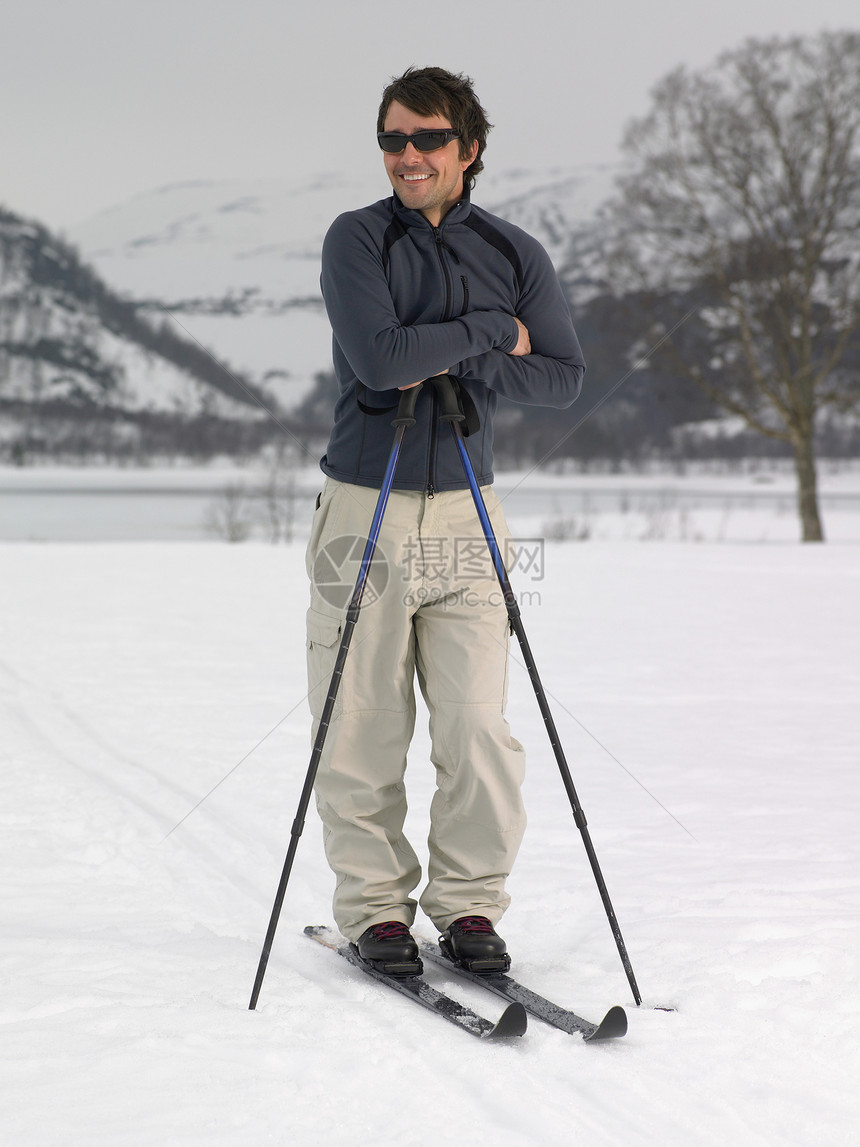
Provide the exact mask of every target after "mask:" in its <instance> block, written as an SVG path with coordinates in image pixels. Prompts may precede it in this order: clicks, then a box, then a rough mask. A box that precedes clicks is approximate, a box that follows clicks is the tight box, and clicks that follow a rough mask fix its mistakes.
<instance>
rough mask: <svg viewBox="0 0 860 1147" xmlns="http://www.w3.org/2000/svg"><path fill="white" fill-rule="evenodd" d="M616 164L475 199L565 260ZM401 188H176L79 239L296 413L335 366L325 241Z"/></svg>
mask: <svg viewBox="0 0 860 1147" xmlns="http://www.w3.org/2000/svg"><path fill="white" fill-rule="evenodd" d="M614 174H615V169H614V168H611V167H608V166H607V167H592V168H579V169H573V170H554V169H551V170H546V171H541V172H527V171H514V172H508V173H502V174H499V175H493V174H489V173H484V174H483V175H482V176H481V179H480V181H479V184H478V187H477V189H476V191H475V201H476V202H479V203H481V204H482V205H484V206H486V207H488V208H489V209H490V210H492V211H495V212H497V213H498V214H500V215H502V216H504V217H505V218H508V219H510V220H511V221H512V222H514V223H517V224H518V225H519V226H521V227H523V228H524V229H525V230H527V231H530V232H531V233H532V234H534V235H535V236H537V238H539V239H540V240H541V241H542V242H543V243H544V245H545V246H546V247H547V249H548V250H549V252H550V254H551V256H552V257H553V258H554V259H555V260H556V261H557V262H560V261H561V259H562V258H563V256H564V254H565V251H566V249H567V247H568V244H569V243H570V242H571V239H572V237H574V236H575V235H576V234H578V233H580V232H582V231H583V229H585V228H587V226H588V224H589V221H590V220H591V218H592V217H593V214H594V211H595V209H596V207H597V205H598V204H599V203H600V202H601V201H602V200H603V199H604V198H605V196H606V194H607V193H608V191H609V189H610V187H611V184H612V180H613V178H614ZM389 191H390V188H389V186H388V183H387V180H386V179H385V175H384V172H383V170H382V167H381V165H380V171H379V177H378V178H377V179H374V180H372V181H370V182H367V183H362V182H360V181H357V180H351V179H349V178H346V177H344V176H341V175H334V174H331V175H321V176H319V177H316V178H312V179H306V180H305V181H303V182H302V181H297V182H296V183H288V182H283V181H274V180H262V181H260V180H230V181H222V182H193V183H180V184H172V185H170V186H167V187H162V188H158V189H157V190H154V191H151V192H147V193H145V194H143V195H139V196H136V197H135V198H133V199H131V200H129V201H128V202H126V203H123V204H119V205H117V206H116V207H114V208H111V209H110V210H108V211H103V212H101V213H100V214H98V215H97V216H95V217H93V218H92V219H90V220H87V221H86V222H84V223H82V224H81V225H80V226H78V227H76V228H74V229H73V231H72V233H71V238H72V239H73V240H74V242H75V243H76V244H77V245H78V246H79V247H80V249H81V251H82V253H83V255H84V257H85V258H86V259H87V261H88V262H91V263H92V264H93V265H94V266H96V267H97V268H98V270H99V272H100V273H101V274H102V275H103V276H104V278H105V279H106V280H107V281H108V282H110V283H111V284H113V285H114V286H115V287H117V288H119V289H120V290H122V291H124V292H126V293H127V294H128V295H129V296H131V297H132V298H134V299H136V300H142V301H144V302H146V303H147V304H148V307H147V309H148V310H149V312H150V313H151V314H153V315H156V316H163V313H164V312H163V311H162V309H161V308H162V306H163V307H165V308H167V310H169V311H170V313H171V314H172V315H173V316H175V321H176V322H177V323H181V325H182V327H183V328H185V329H186V330H187V331H189V332H190V333H191V334H192V335H193V336H194V337H195V338H197V339H199V340H200V341H201V342H202V343H203V344H204V345H206V346H208V347H210V348H211V349H212V350H213V351H214V353H215V354H216V355H218V356H223V357H224V358H226V359H227V360H228V361H229V362H230V363H231V364H233V366H235V367H237V368H238V369H240V370H242V371H243V372H245V373H246V374H248V375H249V376H250V377H251V378H253V379H254V380H255V381H257V382H259V383H261V384H262V385H264V386H265V387H266V389H267V390H268V391H269V392H270V393H273V394H275V395H277V397H278V400H279V402H280V404H281V405H282V406H284V407H286V408H289V407H290V406H292V405H294V404H295V402H296V401H298V399H300V398H301V397H302V396H303V395H304V394H305V393H307V391H308V389H309V388H310V385H311V382H312V379H313V376H314V374H316V373H317V372H319V371H323V370H326V369H328V368H329V367H330V361H331V331H330V328H329V325H328V322H327V319H326V316H325V312H324V309H323V306H322V300H321V298H320V294H319V253H320V248H321V245H322V240H323V236H324V235H325V232H326V230H327V229H328V226H329V224H330V223H331V222H332V220H333V219H334V218H335V217H336V216H337V215H338V214H340V212H342V211H346V210H350V209H352V208H355V207H359V206H362V205H364V204H365V203H369V202H372V201H373V200H375V199H379V198H382V197H383V196H385V195H386V194H388V193H389Z"/></svg>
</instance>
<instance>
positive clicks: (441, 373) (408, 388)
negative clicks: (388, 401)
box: [397, 366, 451, 390]
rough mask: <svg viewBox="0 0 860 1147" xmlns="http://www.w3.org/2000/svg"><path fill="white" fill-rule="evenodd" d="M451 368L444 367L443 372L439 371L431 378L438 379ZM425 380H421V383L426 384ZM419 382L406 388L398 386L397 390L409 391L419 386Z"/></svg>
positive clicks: (411, 383)
mask: <svg viewBox="0 0 860 1147" xmlns="http://www.w3.org/2000/svg"><path fill="white" fill-rule="evenodd" d="M450 369H451V368H450V367H448V366H446V367H445V369H444V370H440V371H439V374H434V375H433V378H439V377H440V376H441V375H443V374H447V373H448V371H449V370H450ZM426 381H427V379H426V378H422V379H421V382H426ZM421 382H410V383H409V385H408V386H398V388H397V389H398V390H411V389H412V387H413V386H420V385H421Z"/></svg>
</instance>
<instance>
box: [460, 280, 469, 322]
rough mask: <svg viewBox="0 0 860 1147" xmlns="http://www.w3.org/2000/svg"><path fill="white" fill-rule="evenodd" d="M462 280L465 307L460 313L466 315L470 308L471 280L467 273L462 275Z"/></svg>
mask: <svg viewBox="0 0 860 1147" xmlns="http://www.w3.org/2000/svg"><path fill="white" fill-rule="evenodd" d="M460 282H461V283H462V284H463V309H462V311H460V314H461V315H465V313H466V312H467V311H468V309H469V280H468V279H467V278H466V276H465V275H461V276H460Z"/></svg>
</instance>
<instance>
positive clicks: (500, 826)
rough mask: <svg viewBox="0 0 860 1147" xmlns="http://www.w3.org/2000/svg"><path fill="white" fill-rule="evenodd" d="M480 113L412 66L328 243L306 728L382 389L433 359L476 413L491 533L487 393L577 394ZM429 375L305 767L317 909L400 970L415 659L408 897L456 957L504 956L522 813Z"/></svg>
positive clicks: (537, 257) (380, 439)
mask: <svg viewBox="0 0 860 1147" xmlns="http://www.w3.org/2000/svg"><path fill="white" fill-rule="evenodd" d="M489 128H490V124H489V123H488V121H487V117H486V115H485V113H484V110H483V108H482V107H481V105H480V103H479V102H478V100H477V98H476V96H475V93H474V91H473V89H472V85H471V81H470V80H469V79H468V78H466V77H463V76H457V75H452V74H451V73H449V72H446V71H444V70H443V69H441V68H423V69H420V70H415V69H409V70H408V71H407V72H406V73H405V74H404V75H403V76H401V77H400V78H398V79H396V80H394V81H393V82H392V83H391V84H389V85H388V87H387V88H386V89H385V91H384V93H383V98H382V104H381V106H380V109H379V118H378V124H377V131H378V141H379V144H380V147H381V148H382V150H383V153H384V162H385V169H386V172H387V174H388V178H389V180H390V182H391V185H392V188H393V189H394V195H393V196H392V197H390V198H388V199H384V200H382V201H380V202H378V203H375V204H372V205H371V206H369V207H365V208H362V209H361V210H358V211H351V212H348V213H346V214H345V215H341V216H340V217H339V218H338V219H336V220H335V222H334V223H333V224H332V226H331V228H330V230H329V232H328V235H327V236H326V239H325V243H324V246H323V253H322V277H321V284H322V292H323V297H324V299H325V304H326V309H327V312H328V316H329V320H330V322H331V325H332V330H333V357H334V367H335V372H336V375H337V378H338V382H339V387H340V395H339V398H338V400H337V403H336V406H335V414H334V428H333V430H332V434H331V438H330V441H329V445H328V450H327V452H326V454H325V456H324V457H323V459H322V461H321V467H322V469H323V471H324V472H325V474H326V475H327V480H326V483H325V487H324V489H323V492H322V493H321V495H320V497H319V499H318V503H317V511H316V514H315V517H314V522H313V527H312V532H311V539H310V543H309V546H308V555H307V561H308V572H309V575H310V577H311V582H312V585H311V608H310V610H309V612H308V623H307V624H308V675H309V682H310V698H311V709H312V712H313V715H314V718H315V723H316V722H318V721H319V717H320V714H321V710H322V706H323V703H324V700H325V696H326V693H327V690H328V685H329V679H330V677H331V673H332V668H333V665H334V658H335V655H336V652H337V648H338V645H339V635H340V627H341V623H342V621H343V616H344V613H343V609H344V605H345V602H344V601H343V600H342V599H337V598H336V597H335V596H334V595H333V593H332V592H331V573H332V568H333V562H334V565H335V566H336V564H337V562H336V560H335V557H334V555H336V554H337V553H338V552H340V553H342V552H343V550H342V548H341V550H338V540H341V541H342V540H343V539H349V538H351V537H356V538H360V539H364V538H366V536H367V533H368V526H369V523H370V520H371V517H372V514H373V511H374V508H375V506H376V502H377V499H378V492H379V489H380V487H381V484H382V479H383V475H384V471H385V468H386V463H387V460H388V457H389V454H390V451H391V446H392V442H393V434H394V432H393V431H392V429H391V418H392V417H393V409H394V408H395V407H396V405H397V400H398V398H399V392H400V391H402V390H404V389H407V388H408V387H410V386H414V385H417V383H418V382H420V381H424V380H426V379H429V378H432V377H433V376H436V375H440V374H446V373H450V375H452V376H454V377H456V378H457V379H458V380H459V383H460V387H461V389H462V390H463V391H465V392H466V396H467V400H471V403H472V404H473V405H474V407H475V410H476V412H477V415H478V422H479V426H478V428H477V430H475V431H474V432H473V433H472V434H470V436H469V437H468V438H467V439H466V445H467V449H468V452H469V456H470V459H471V461H472V464H473V467H474V469H475V473H476V476H477V479H478V482H479V483H480V485H481V486H482V488H483V493H484V498H485V501H486V504H487V509H488V512H489V513H490V518H491V521H492V523H493V527H494V530H495V532H496V535H497V537H498V538H499V541H500V545H501V546H503V547H504V545H505V541H506V539H508V538H509V537H510V535H509V533H508V531H507V527H506V525H505V521H504V516H503V513H502V510H501V506H500V504H499V501H498V499H497V498H496V496H495V494H494V492H493V490H492V487H491V485H490V483H491V482H492V479H493V472H492V447H493V415H494V413H495V409H496V403H497V396H498V395H503V396H504V397H506V398H509V399H513V400H514V401H516V402H522V403H527V404H535V405H542V406H551V407H558V408H563V407H566V406H569V405H570V403H571V402H573V400H574V399H575V398H576V396H577V394H578V393H579V388H580V385H581V380H582V375H583V373H584V369H585V366H584V362H583V359H582V354H581V351H580V348H579V343H578V341H577V337H576V333H575V331H574V329H573V325H572V321H571V317H570V312H569V309H568V306H567V304H566V302H565V299H564V297H563V295H562V292H561V289H560V286H559V283H558V279H557V277H556V275H555V272H554V270H553V268H552V265H551V263H550V261H549V258H548V256H547V255H546V253H545V252H544V250H543V248H542V247H541V246H540V244H539V243H537V241H536V240H534V239H532V238H531V237H530V236H528V235H526V234H525V233H524V232H523V231H521V230H520V229H519V228H517V227H514V226H513V225H511V224H509V223H507V222H505V221H504V220H501V219H497V218H495V217H494V216H492V215H490V214H489V213H487V212H486V211H483V210H481V209H480V208H478V207H476V206H474V205H473V204H472V203H471V201H470V191H471V189H472V187H473V186H474V181H475V177H476V176H477V175H478V173H479V172H480V171H481V170H482V168H483V163H482V160H481V155H482V153H483V150H484V147H485V145H486V138H487V132H488V131H489ZM425 391H426V393H422V394H421V395H419V398H418V403H417V407H416V419H417V421H416V424H415V426H414V427H413V428H412V429H410V430H409V431H408V432H407V433H406V436H405V438H404V440H403V446H402V450H401V455H400V460H399V464H398V468H397V471H396V474H395V480H394V484H393V488H392V493H391V496H390V499H389V502H388V506H387V509H386V513H385V517H384V519H383V523H382V529H381V532H380V536H379V551H378V552H377V557H376V558H375V559H374V565H375V566H376V565H377V563H381V564H380V565H379V566H378V568H379V569H380V570H381V571H382V573H383V574H384V575H385V577H384V581H385V584H384V586H383V585H379V586H377V589H378V596H377V597H376V599H375V600H368V598H366V599H365V601H366V604H364V605H363V607H362V612H361V615H360V618H359V622H358V624H357V626H356V629H355V633H354V637H353V641H352V645H351V647H350V652H349V656H348V658H347V662H346V667H345V670H344V674H343V678H342V682H341V686H340V690H339V694H338V701H337V705H336V708H335V713H334V716H333V719H332V722H331V725H330V728H329V731H328V735H327V738H326V742H325V748H324V751H323V754H322V759H321V761H320V767H319V771H318V774H317V780H316V798H317V807H318V809H319V812H320V816H321V819H322V821H323V827H324V839H325V848H326V855H327V858H328V861H329V864H330V865H331V867H332V869H333V870H334V872H335V874H336V876H337V882H336V890H335V895H334V916H335V920H336V922H337V924H338V927H339V928H340V930H341V932H342V933H343V934H344V935H345V936H346V937H347V938H348V939H349V940H351V941H353V943H354V944H355V945H356V947H357V949H358V952H359V955H360V956H361V957H362V959H364V960H366V961H368V962H369V963H371V964H372V965H374V966H375V967H377V968H379V969H381V970H383V971H386V972H388V973H389V974H399V975H415V974H417V973H419V972H420V971H421V963H420V960H419V959H418V950H417V946H416V944H415V942H414V940H413V938H412V936H411V934H410V931H409V929H410V927H411V925H412V923H413V921H414V917H415V911H416V902H415V900H414V899H412V897H411V893H412V891H413V890H414V889H415V888H416V886H417V885H418V883H419V881H420V879H421V869H420V866H419V862H418V859H417V857H416V855H415V852H414V851H413V849H412V847H411V845H410V844H409V842H408V841H407V840H406V838H405V836H404V834H403V824H404V818H405V815H406V808H407V806H406V796H405V790H404V784H403V781H404V773H405V767H406V753H407V749H408V746H409V743H410V740H411V737H412V732H413V728H414V721H415V700H414V678H415V677H416V675H417V678H418V683H419V685H420V688H421V691H422V694H423V696H424V698H425V700H426V703H427V706H428V709H429V712H430V734H431V741H432V752H431V756H432V760H433V764H434V766H435V769H436V784H437V790H436V794H435V796H434V798H433V801H432V804H431V809H430V835H429V838H428V846H429V863H428V870H427V883H426V886H425V888H424V890H423V892H422V894H421V898H420V901H419V903H420V906H421V908H422V909H423V911H424V912H425V913H426V915H427V916H429V917H430V919H431V920H432V921H433V923H434V924H435V925H436V927H437V929H438V930H439V931H440V932H441V933H442V940H441V943H442V945H443V947H444V948H445V949H446V951H447V952H448V954H449V955H450V956H451V957H452V958H453V959H455V960H457V961H459V962H461V963H462V964H463V965H464V966H466V967H472V968H473V969H475V970H485V971H488V970H494V969H506V968H507V967H508V966H509V965H510V959H509V957H508V955H507V951H506V945H505V942H504V940H502V939H501V937H499V936H498V935H497V934H496V932H495V925H496V924H497V923H498V921H499V919H500V918H501V916H502V913H503V912H504V911H505V909H506V907H507V906H508V903H509V900H510V897H509V896H508V894H507V893H506V891H505V880H506V878H507V876H508V874H509V873H510V871H511V867H512V865H513V862H514V858H515V857H516V854H517V850H518V848H519V845H520V842H521V839H522V834H523V831H524V827H525V815H524V811H523V806H522V798H521V793H520V787H521V784H522V780H523V772H524V754H523V749H522V746H521V745H520V744H519V742H517V741H516V740H514V739H513V737H512V736H511V734H510V730H509V728H508V725H507V722H506V721H505V718H504V709H505V700H506V688H507V647H508V636H509V633H508V619H507V612H506V609H505V606H504V602H503V600H502V596H501V593H500V592H499V587H498V584H497V582H496V579H495V574H494V571H493V568H492V565H491V563H490V562H489V559H488V557H487V554H486V544H485V542H484V539H483V534H482V532H481V528H480V523H479V521H478V517H477V514H476V512H475V508H474V504H473V502H472V498H471V494H470V491H469V489H468V483H467V480H466V477H465V475H464V473H463V467H462V464H461V460H460V458H459V456H458V454H457V450H456V445H455V443H454V441H453V438H452V436H451V434H450V432H446V431H447V428H446V427H444V426H441V427H440V425H439V423H438V417H437V416H438V410H437V400H436V398H435V395H434V394H433V393H432V391H433V388H432V387H431V386H429V385H428V386H427V387H426V388H425ZM479 551H483V555H484V558H485V559H486V560H484V561H479V560H478V552H479ZM503 552H504V551H503ZM350 588H351V586H350Z"/></svg>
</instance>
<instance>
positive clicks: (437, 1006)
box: [305, 924, 528, 1039]
mask: <svg viewBox="0 0 860 1147" xmlns="http://www.w3.org/2000/svg"><path fill="white" fill-rule="evenodd" d="M305 935H306V936H309V937H310V938H311V939H312V940H316V941H317V942H318V943H320V944H322V945H323V946H324V947H326V948H331V950H332V951H333V952H337V954H338V955H339V956H343V958H344V959H345V960H348V961H349V963H350V964H352V965H354V967H356V968H360V969H361V970H362V972H364V973H365V974H366V975H368V976H370V977H371V978H372V979H374V980H378V981H379V983H380V984H385V985H386V987H389V988H393V989H394V991H395V992H399V993H400V995H402V996H407V997H408V998H409V999H411V1000H414V1001H415V1003H416V1004H420V1005H421V1007H423V1008H426V1009H427V1010H428V1011H431V1012H435V1014H436V1015H437V1016H441V1018H442V1019H443V1020H447V1021H448V1022H449V1023H452V1024H456V1025H457V1027H459V1028H461V1029H462V1030H463V1031H466V1032H468V1033H469V1035H473V1036H477V1037H478V1038H479V1039H502V1038H504V1037H507V1036H520V1035H523V1033H524V1032H525V1030H526V1026H527V1024H528V1016H527V1015H526V1009H525V1008H524V1007H523V1005H522V1004H521V1003H519V1002H518V1001H512V1002H509V1005H508V1007H507V1008H506V1009H505V1011H504V1012H503V1013H502V1016H501V1018H500V1019H499V1020H498V1022H497V1023H493V1021H492V1020H488V1019H485V1018H484V1016H479V1015H478V1014H477V1012H473V1011H472V1010H471V1008H467V1007H465V1006H464V1005H463V1004H461V1003H458V1002H457V1000H453V999H451V997H450V996H446V995H445V994H444V993H443V992H439V991H437V990H436V988H434V987H432V986H431V985H430V984H428V983H427V981H426V980H425V979H424V978H423V977H422V976H409V977H407V978H399V979H398V978H397V977H396V976H387V975H386V974H385V973H384V972H380V971H377V969H376V968H373V967H371V966H370V965H369V964H367V963H365V961H364V960H362V958H361V957H360V956H359V954H358V950H357V949H356V947H355V945H354V944H350V943H349V942H348V941H346V940H344V939H342V938H341V937H340V936H338V935H337V934H336V933H335V932H334V931H332V929H331V928H326V927H325V926H322V925H314V924H309V925H308V926H307V928H305Z"/></svg>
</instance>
